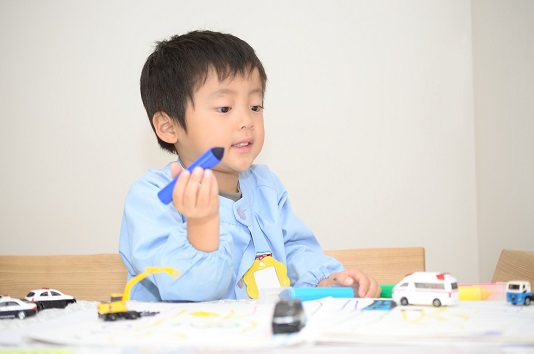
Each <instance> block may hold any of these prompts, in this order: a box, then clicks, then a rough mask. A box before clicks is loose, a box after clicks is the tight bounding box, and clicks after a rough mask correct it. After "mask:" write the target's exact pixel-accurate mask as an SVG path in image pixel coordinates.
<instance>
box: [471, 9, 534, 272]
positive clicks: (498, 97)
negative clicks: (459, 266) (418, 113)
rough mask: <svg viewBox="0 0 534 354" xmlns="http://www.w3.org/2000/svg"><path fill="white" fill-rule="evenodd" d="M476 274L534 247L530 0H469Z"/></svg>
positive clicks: (533, 12)
mask: <svg viewBox="0 0 534 354" xmlns="http://www.w3.org/2000/svg"><path fill="white" fill-rule="evenodd" d="M473 53H474V56H473V68H474V70H473V73H474V102H475V105H474V106H475V126H476V129H475V130H476V156H477V158H476V165H477V180H476V181H477V191H478V193H477V196H478V197H477V205H478V208H477V214H478V247H479V265H480V276H481V278H482V279H488V278H489V279H491V276H492V274H493V270H494V268H493V267H491V266H490V265H491V263H492V262H493V261H494V260H495V259H496V258H498V257H499V254H500V251H501V250H502V249H503V248H509V249H518V250H530V251H534V1H530V0H521V1H518V0H514V1H498V0H490V1H488V0H475V1H473Z"/></svg>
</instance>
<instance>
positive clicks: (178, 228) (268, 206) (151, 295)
mask: <svg viewBox="0 0 534 354" xmlns="http://www.w3.org/2000/svg"><path fill="white" fill-rule="evenodd" d="M170 181H171V173H170V164H169V165H167V166H166V167H165V168H164V169H162V170H150V171H148V172H147V173H146V174H145V175H144V176H143V177H141V178H140V179H139V180H137V181H136V182H135V183H134V184H133V185H132V187H131V188H130V190H129V192H128V195H127V197H126V203H125V207H124V215H123V219H122V226H121V234H120V246H119V252H120V254H121V256H122V259H123V260H124V263H125V264H126V267H127V268H128V273H129V274H128V280H130V279H131V278H132V277H134V276H135V275H137V274H139V273H141V272H143V271H144V269H145V268H146V267H153V266H166V267H173V268H175V269H177V270H178V271H179V272H180V276H179V277H178V278H176V279H174V278H172V277H171V276H169V275H168V274H166V273H157V274H153V275H151V276H149V277H148V278H146V279H145V280H143V281H141V282H140V283H138V284H137V285H135V286H134V288H133V289H132V292H131V294H130V295H131V299H132V300H139V301H162V300H163V301H209V300H217V299H248V298H249V297H248V295H247V293H246V285H245V284H244V282H243V280H242V278H243V275H244V274H245V272H246V271H247V270H248V269H249V268H250V267H251V266H252V263H253V261H254V259H255V256H256V253H260V252H264V251H267V252H272V254H273V257H274V258H275V259H277V260H278V261H280V262H283V263H284V264H285V265H286V266H287V270H288V276H289V278H290V280H291V286H297V287H315V286H316V285H317V283H319V282H320V281H321V280H323V279H325V278H327V277H328V276H329V275H330V274H331V273H333V272H339V271H341V270H343V266H342V265H341V264H340V263H339V262H338V261H337V260H336V259H334V258H332V257H329V256H326V255H324V253H323V251H322V249H321V247H320V246H319V243H318V242H317V239H316V238H315V236H314V235H313V233H312V232H311V231H310V229H309V228H308V227H307V226H306V225H304V223H303V222H302V221H301V220H299V219H298V218H297V217H296V215H295V214H294V213H293V211H292V210H291V206H290V203H289V199H288V195H287V191H286V189H285V188H284V186H283V185H282V183H281V182H280V180H279V179H278V177H276V176H275V175H274V174H273V173H272V172H271V171H270V170H269V168H268V167H267V166H263V165H252V166H251V168H250V169H248V170H247V171H245V172H242V173H241V174H240V175H239V186H240V189H241V192H242V194H243V195H242V198H241V199H240V200H238V201H237V202H234V201H233V200H231V199H228V198H224V197H221V196H219V201H220V208H219V214H220V223H221V225H220V242H219V248H218V249H217V250H216V251H213V252H203V251H199V250H197V249H195V248H194V247H193V246H192V245H191V243H189V240H188V239H187V223H186V217H185V216H184V215H182V214H180V213H179V212H178V211H176V209H175V208H174V205H173V204H172V203H170V204H168V205H165V204H163V203H162V202H161V201H160V200H159V199H158V197H157V193H158V192H159V191H160V190H161V188H163V187H164V186H166V185H167V184H168V183H169V182H170ZM255 245H256V246H255ZM265 248H270V249H265Z"/></svg>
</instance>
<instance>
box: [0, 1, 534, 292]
mask: <svg viewBox="0 0 534 354" xmlns="http://www.w3.org/2000/svg"><path fill="white" fill-rule="evenodd" d="M197 28H204V29H212V30H221V31H227V32H231V33H233V34H235V35H237V36H239V37H241V38H243V39H244V40H246V41H248V42H249V43H250V44H251V45H252V46H253V47H254V48H256V51H257V53H258V55H259V56H260V58H261V59H262V61H263V63H264V65H265V67H266V69H267V73H268V75H269V80H270V81H269V84H268V91H267V96H266V111H265V117H266V129H267V141H266V145H265V148H264V151H263V152H262V155H261V156H260V159H259V160H258V162H259V163H268V164H269V165H270V166H271V168H272V169H273V170H274V171H276V172H277V173H278V175H279V176H280V177H281V179H282V180H283V181H284V183H285V184H286V187H287V188H288V190H289V191H290V198H291V200H292V202H293V207H294V209H295V211H296V212H297V213H298V214H299V215H300V216H301V217H302V219H303V220H304V221H305V222H306V223H307V224H308V225H309V226H310V227H312V229H313V230H314V231H315V232H316V235H317V237H318V239H319V241H320V242H321V243H322V245H323V246H324V248H327V249H334V248H363V247H388V246H391V247H397V246H424V247H425V248H426V255H427V269H428V270H436V271H450V272H451V273H453V274H455V275H456V276H457V277H458V278H459V279H460V280H461V281H462V282H472V281H478V280H479V278H480V277H479V267H480V268H482V267H487V266H488V264H489V263H493V265H492V266H494V263H495V262H496V259H489V258H488V257H484V258H483V257H481V258H480V265H479V255H478V252H479V244H481V243H482V244H483V243H484V242H481V240H479V239H477V205H476V202H477V199H476V192H477V191H476V184H475V182H476V180H477V179H476V176H475V168H476V167H477V166H476V163H475V130H474V113H473V112H474V106H473V102H474V99H473V70H472V54H471V53H472V36H471V3H470V2H466V1H462V0H456V1H450V0H440V1H426V0H417V1H416V0H413V1H402V2H399V1H395V0H381V1H354V0H345V1H340V0H337V1H324V0H323V1H317V0H294V1H262V2H260V1H248V0H240V1H231V2H219V1H214V0H211V1H207V2H200V1H194V0H187V1H161V0H159V1H130V0H117V1H102V0H101V1H85V2H81V1H68V0H63V1H61V0H48V1H37V0H35V1H29V0H22V1H21V0H3V1H2V2H0V40H1V43H2V55H1V56H0V114H1V119H2V124H1V128H0V144H1V150H0V163H1V166H2V175H1V177H0V178H1V179H0V182H1V183H0V235H1V236H0V237H1V239H2V245H1V246H0V253H1V254H81V253H101V252H116V251H117V247H118V234H119V228H120V220H121V214H122V207H123V201H124V197H125V194H126V192H127V189H128V188H129V186H130V184H131V183H132V182H133V181H134V180H135V179H136V178H138V177H139V176H140V175H141V174H142V173H144V171H145V170H147V169H148V168H152V167H161V166H163V165H164V164H165V163H167V162H168V161H169V159H170V158H172V157H171V156H170V155H168V154H165V153H163V152H161V151H159V149H158V147H157V144H156V140H155V138H154V137H153V134H152V131H151V129H150V126H149V123H148V119H147V118H146V114H145V112H144V110H143V107H142V103H141V99H140V96H139V89H138V80H139V74H140V71H141V67H142V65H143V63H144V61H145V59H146V57H147V56H148V55H149V53H150V52H151V50H152V48H153V44H154V42H155V41H156V40H160V39H163V38H167V37H169V36H170V35H172V34H175V33H184V32H186V31H189V30H193V29H197ZM530 48H531V47H530ZM530 87H531V86H530ZM531 92H532V91H531ZM477 108H478V106H477ZM477 123H478V121H477ZM477 139H478V135H477ZM478 147H480V145H478ZM478 152H479V151H478V150H477V154H478ZM531 161H532V160H531ZM478 177H479V180H480V175H479V176H478ZM531 180H532V179H531ZM531 200H532V199H531ZM478 201H479V202H484V200H482V199H480V198H479V199H478ZM520 222H522V220H520ZM530 225H532V224H530ZM531 230H532V229H531ZM492 257H493V256H492ZM484 275H486V274H484ZM481 280H489V279H481Z"/></svg>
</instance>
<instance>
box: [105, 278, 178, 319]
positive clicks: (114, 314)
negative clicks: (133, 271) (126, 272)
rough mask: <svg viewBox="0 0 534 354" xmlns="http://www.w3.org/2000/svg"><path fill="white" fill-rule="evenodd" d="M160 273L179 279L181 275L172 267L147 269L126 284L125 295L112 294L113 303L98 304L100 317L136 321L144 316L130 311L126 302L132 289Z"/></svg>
mask: <svg viewBox="0 0 534 354" xmlns="http://www.w3.org/2000/svg"><path fill="white" fill-rule="evenodd" d="M160 272H165V273H167V274H169V275H170V276H171V277H173V278H177V277H178V276H179V275H180V272H178V271H177V270H176V269H174V268H171V267H147V268H146V269H145V271H144V272H143V273H139V274H137V275H136V276H135V277H133V278H132V279H130V281H129V282H128V283H126V286H125V287H124V293H123V294H112V295H111V302H101V303H100V304H98V317H99V318H102V319H104V320H105V321H115V320H116V319H118V318H126V319H129V320H135V319H136V318H139V317H141V316H142V315H143V313H142V312H139V311H129V310H128V308H127V307H126V302H127V301H128V300H130V292H131V290H132V287H133V286H134V285H135V284H137V283H139V282H140V281H141V280H143V279H145V278H146V277H147V276H149V275H150V274H154V273H160Z"/></svg>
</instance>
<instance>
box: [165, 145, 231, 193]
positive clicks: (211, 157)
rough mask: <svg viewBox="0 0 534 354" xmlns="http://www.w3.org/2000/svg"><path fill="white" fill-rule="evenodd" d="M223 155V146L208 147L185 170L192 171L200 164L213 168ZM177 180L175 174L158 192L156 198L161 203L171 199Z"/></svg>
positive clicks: (206, 167) (203, 166)
mask: <svg viewBox="0 0 534 354" xmlns="http://www.w3.org/2000/svg"><path fill="white" fill-rule="evenodd" d="M223 155H224V148H222V147H215V148H213V149H209V150H208V151H206V152H205V153H204V154H203V155H202V156H200V157H199V158H198V159H197V160H196V161H195V162H193V163H192V164H191V165H190V166H189V167H188V168H186V170H188V171H189V172H193V169H194V168H195V167H197V166H200V167H202V168H203V169H208V168H213V167H215V166H217V164H218V163H219V162H221V160H222V157H223ZM177 180H178V176H176V177H175V178H174V179H173V180H172V181H171V182H170V183H169V184H167V185H166V186H165V187H163V188H162V189H161V190H160V191H159V192H158V198H159V200H161V202H162V203H163V204H169V203H170V202H171V201H172V191H173V190H174V185H175V184H176V181H177Z"/></svg>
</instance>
